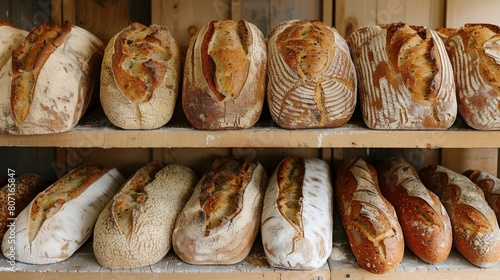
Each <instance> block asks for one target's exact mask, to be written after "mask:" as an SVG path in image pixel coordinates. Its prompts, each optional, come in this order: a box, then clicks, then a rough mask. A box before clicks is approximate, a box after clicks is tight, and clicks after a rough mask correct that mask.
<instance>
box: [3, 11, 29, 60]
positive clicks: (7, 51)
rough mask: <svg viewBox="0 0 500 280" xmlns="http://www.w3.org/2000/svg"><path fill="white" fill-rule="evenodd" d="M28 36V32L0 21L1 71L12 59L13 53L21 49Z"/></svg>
mask: <svg viewBox="0 0 500 280" xmlns="http://www.w3.org/2000/svg"><path fill="white" fill-rule="evenodd" d="M26 35H28V31H25V30H22V29H18V28H15V27H14V26H12V25H11V24H9V23H6V22H1V21H0V42H1V44H0V69H1V68H2V67H3V66H4V65H5V64H6V63H7V61H8V60H9V59H11V58H12V52H13V51H14V50H15V49H17V48H18V47H19V45H20V44H21V43H22V42H23V40H24V38H25V37H26Z"/></svg>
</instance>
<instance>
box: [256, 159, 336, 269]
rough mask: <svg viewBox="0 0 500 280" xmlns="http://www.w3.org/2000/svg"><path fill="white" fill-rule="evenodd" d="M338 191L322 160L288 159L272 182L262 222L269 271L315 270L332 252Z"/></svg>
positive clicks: (267, 194) (265, 200)
mask: <svg viewBox="0 0 500 280" xmlns="http://www.w3.org/2000/svg"><path fill="white" fill-rule="evenodd" d="M332 200H333V188H332V184H331V177H330V170H329V167H328V164H327V163H326V162H324V161H322V160H320V159H303V158H298V157H287V158H285V159H284V160H283V161H282V162H281V163H280V164H279V165H278V167H277V168H276V170H275V172H274V174H273V175H272V176H271V178H270V180H269V184H268V187H267V190H266V194H265V198H264V207H263V209H262V218H261V235H262V243H263V246H264V252H265V254H266V258H267V261H268V262H269V264H270V265H272V266H276V267H281V268H288V269H314V268H319V267H321V266H322V265H323V264H325V262H326V260H327V259H328V257H330V253H331V251H332V247H333V246H332V236H333V201H332Z"/></svg>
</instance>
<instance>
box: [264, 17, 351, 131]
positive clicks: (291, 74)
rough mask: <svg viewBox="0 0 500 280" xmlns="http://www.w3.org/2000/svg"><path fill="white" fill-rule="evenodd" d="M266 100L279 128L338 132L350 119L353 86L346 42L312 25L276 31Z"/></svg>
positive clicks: (285, 24)
mask: <svg viewBox="0 0 500 280" xmlns="http://www.w3.org/2000/svg"><path fill="white" fill-rule="evenodd" d="M268 57H269V62H268V68H269V69H268V86H267V88H268V90H267V100H268V103H269V109H270V111H271V116H272V117H273V120H274V121H275V122H276V123H277V124H278V125H279V126H281V127H284V128H290V129H295V128H312V127H338V126H342V125H344V124H345V123H347V121H348V120H349V119H350V118H351V116H352V114H353V112H354V108H355V105H356V94H357V81H356V73H355V69H354V64H353V62H352V60H351V57H350V54H349V49H348V47H347V44H346V42H345V40H344V39H343V38H342V37H341V36H340V34H339V33H338V32H337V30H335V29H334V28H333V27H329V26H327V25H325V24H324V23H323V22H321V21H316V20H292V21H286V22H283V23H281V24H279V25H278V26H276V27H275V28H274V29H273V30H272V31H271V33H270V35H269V42H268Z"/></svg>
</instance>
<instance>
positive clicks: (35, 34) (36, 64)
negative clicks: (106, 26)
mask: <svg viewBox="0 0 500 280" xmlns="http://www.w3.org/2000/svg"><path fill="white" fill-rule="evenodd" d="M102 56H103V44H102V42H101V41H100V40H99V39H98V38H97V37H95V36H94V35H93V34H91V33H90V32H88V31H86V30H85V29H83V28H80V27H78V26H75V25H72V24H71V23H69V22H66V23H65V24H64V25H63V26H57V25H54V26H49V25H48V24H40V25H38V26H37V27H35V28H34V29H32V30H31V32H30V33H29V34H28V35H27V36H26V38H25V40H24V41H23V42H22V43H21V45H20V46H19V47H18V48H17V49H16V50H15V51H14V53H13V54H12V60H11V65H8V64H7V65H5V66H4V67H11V70H8V71H7V73H2V74H0V77H1V79H0V85H2V86H1V87H0V96H8V97H9V99H8V100H9V101H10V113H5V112H3V114H4V115H6V116H7V121H6V124H3V125H4V127H1V128H0V130H2V131H8V132H9V133H12V134H22V135H30V134H49V133H58V132H64V131H68V130H70V129H71V128H73V127H74V126H75V125H76V124H77V123H78V121H79V120H80V118H81V117H82V116H83V114H84V113H85V111H86V109H87V107H88V105H89V103H90V101H91V97H92V91H93V88H94V81H95V80H96V79H98V78H99V71H100V67H99V66H100V65H101V61H102ZM10 71H12V72H10Z"/></svg>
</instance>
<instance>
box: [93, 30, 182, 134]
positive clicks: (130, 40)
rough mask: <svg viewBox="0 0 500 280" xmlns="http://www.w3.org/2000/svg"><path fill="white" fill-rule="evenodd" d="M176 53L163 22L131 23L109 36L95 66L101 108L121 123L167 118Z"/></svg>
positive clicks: (156, 122)
mask: <svg viewBox="0 0 500 280" xmlns="http://www.w3.org/2000/svg"><path fill="white" fill-rule="evenodd" d="M180 71H181V54H180V50H179V46H178V44H177V42H176V41H175V39H174V38H173V37H172V35H170V32H169V30H168V28H167V27H164V26H159V25H155V24H153V25H151V26H149V27H147V26H144V25H142V24H139V23H132V24H130V25H129V26H128V27H126V28H124V29H123V30H122V31H120V32H119V33H118V34H116V35H115V36H113V38H111V40H110V41H109V43H108V45H107V47H106V50H105V52H104V59H103V61H102V71H101V88H100V99H101V104H102V108H103V110H104V113H105V114H106V116H107V117H108V119H109V120H110V121H111V123H113V124H114V125H116V126H118V127H120V128H124V129H154V128H158V127H161V126H163V125H165V124H166V123H168V121H169V120H170V118H171V117H172V114H173V112H174V107H175V103H176V100H177V95H178V91H179V84H180Z"/></svg>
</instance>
